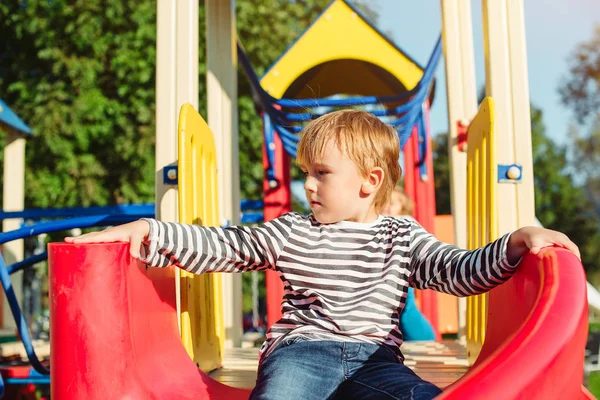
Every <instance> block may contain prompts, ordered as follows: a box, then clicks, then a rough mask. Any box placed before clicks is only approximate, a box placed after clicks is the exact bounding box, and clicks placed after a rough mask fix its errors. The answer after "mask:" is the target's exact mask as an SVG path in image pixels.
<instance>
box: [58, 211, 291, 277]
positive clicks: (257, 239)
mask: <svg viewBox="0 0 600 400" xmlns="http://www.w3.org/2000/svg"><path fill="white" fill-rule="evenodd" d="M295 218H299V216H298V215H297V214H291V213H288V214H285V215H283V216H281V217H279V218H277V219H274V220H272V221H269V222H267V223H265V224H263V225H261V226H259V227H257V228H249V227H241V226H234V227H230V228H224V229H223V228H208V227H201V226H196V225H184V224H178V223H166V222H160V221H157V220H153V219H141V220H138V221H134V222H130V223H128V224H124V225H119V226H114V227H111V228H108V229H105V230H103V231H98V232H90V233H86V234H84V235H81V236H78V237H66V238H65V241H66V242H68V243H74V244H84V243H111V242H129V243H130V249H129V251H130V254H131V256H132V257H133V258H138V259H140V260H142V261H143V262H145V263H146V264H149V265H151V266H154V267H166V266H168V265H176V266H178V267H180V268H183V269H185V270H187V271H190V272H193V273H195V274H201V273H204V272H214V271H216V272H243V271H249V270H263V269H267V268H274V266H275V262H276V261H277V258H278V257H279V254H280V253H281V250H282V249H283V248H284V247H285V244H286V242H287V239H288V237H289V234H290V231H291V229H292V225H293V222H294V219H295ZM140 250H142V254H140Z"/></svg>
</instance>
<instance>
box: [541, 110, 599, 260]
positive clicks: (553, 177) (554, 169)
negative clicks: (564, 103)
mask: <svg viewBox="0 0 600 400" xmlns="http://www.w3.org/2000/svg"><path fill="white" fill-rule="evenodd" d="M545 129H546V128H545V126H544V123H543V113H542V111H541V110H540V109H538V108H536V107H534V106H532V107H531V139H532V147H533V172H534V184H535V213H536V216H537V217H538V219H539V220H540V222H541V223H542V225H544V226H545V227H546V228H550V229H554V230H558V231H561V232H564V233H565V234H567V235H568V236H569V237H570V238H571V239H572V240H573V241H574V242H575V243H576V244H577V245H578V246H579V247H580V249H581V256H582V261H583V264H584V266H585V267H586V269H597V268H598V267H599V265H598V259H599V257H600V249H599V248H598V246H597V243H598V241H599V240H600V234H599V231H598V229H599V227H600V221H599V219H598V216H597V214H596V213H595V212H594V208H593V204H592V203H591V202H590V201H589V200H588V198H587V197H586V195H585V192H584V189H583V187H581V186H579V185H577V184H576V183H575V181H576V180H575V177H574V176H573V174H572V173H571V169H570V168H569V164H568V160H567V148H566V147H565V146H560V145H558V144H556V143H555V142H554V141H552V139H550V138H549V137H548V136H547V135H546V133H545Z"/></svg>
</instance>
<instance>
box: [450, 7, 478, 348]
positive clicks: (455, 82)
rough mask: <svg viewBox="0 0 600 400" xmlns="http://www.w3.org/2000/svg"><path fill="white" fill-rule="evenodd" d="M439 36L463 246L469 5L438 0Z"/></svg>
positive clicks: (471, 69) (472, 101) (457, 231)
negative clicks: (461, 139)
mask: <svg viewBox="0 0 600 400" xmlns="http://www.w3.org/2000/svg"><path fill="white" fill-rule="evenodd" d="M442 24H443V25H442V39H443V41H444V61H445V65H446V92H447V102H448V154H449V161H450V198H451V203H452V215H453V217H454V237H455V242H456V245H457V246H459V247H462V248H466V247H467V179H466V177H467V154H466V152H461V151H460V150H459V149H458V127H457V124H458V123H459V122H460V121H464V122H465V123H467V124H468V122H469V121H470V120H471V118H473V116H474V115H475V113H476V112H477V89H476V83H475V55H474V52H473V28H472V25H471V4H470V2H468V1H455V0H442ZM458 308H459V309H458V327H459V331H458V335H459V338H464V335H465V327H466V301H465V299H464V298H460V299H459V302H458Z"/></svg>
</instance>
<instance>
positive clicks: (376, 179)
mask: <svg viewBox="0 0 600 400" xmlns="http://www.w3.org/2000/svg"><path fill="white" fill-rule="evenodd" d="M383 176H384V172H383V168H381V167H375V168H373V169H372V170H371V172H369V175H367V179H366V180H365V181H364V182H363V184H362V190H363V192H364V193H365V194H372V193H375V192H376V191H377V190H378V189H379V188H380V187H381V184H382V183H383Z"/></svg>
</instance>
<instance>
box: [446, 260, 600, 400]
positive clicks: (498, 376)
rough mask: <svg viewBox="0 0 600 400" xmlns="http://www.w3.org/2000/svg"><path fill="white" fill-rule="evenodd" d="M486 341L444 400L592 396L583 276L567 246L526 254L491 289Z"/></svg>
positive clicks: (578, 264) (576, 397) (584, 281)
mask: <svg viewBox="0 0 600 400" xmlns="http://www.w3.org/2000/svg"><path fill="white" fill-rule="evenodd" d="M488 315H489V319H488V321H489V322H488V326H487V330H486V336H485V342H484V345H483V348H482V350H481V354H480V355H479V358H478V359H477V362H476V363H475V365H474V366H473V367H472V368H471V369H470V370H469V372H468V373H467V374H465V376H463V377H462V378H461V379H460V380H458V381H457V382H456V383H454V384H453V385H451V386H450V387H449V388H447V389H446V391H444V393H443V394H442V395H441V396H440V397H439V398H440V399H444V400H448V399H499V398H501V399H573V400H574V399H588V398H593V396H592V395H591V394H590V393H589V392H588V391H587V390H586V389H585V388H584V387H582V385H581V383H582V381H583V364H584V349H585V343H586V339H587V330H588V326H587V297H586V278H585V274H584V271H583V268H582V266H581V263H580V262H579V260H578V259H577V258H576V257H575V256H574V255H573V254H572V253H570V252H568V251H566V250H559V249H545V250H543V251H542V252H541V253H540V255H539V256H534V255H531V254H529V255H527V256H526V257H525V258H524V259H523V261H522V262H521V265H520V267H519V270H518V271H517V273H516V274H515V275H514V276H513V277H512V278H511V279H510V280H509V281H508V282H507V283H505V284H504V285H502V286H500V287H498V288H496V289H494V290H493V291H492V292H490V303H489V311H488Z"/></svg>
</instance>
